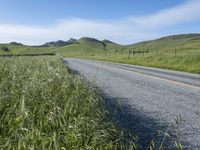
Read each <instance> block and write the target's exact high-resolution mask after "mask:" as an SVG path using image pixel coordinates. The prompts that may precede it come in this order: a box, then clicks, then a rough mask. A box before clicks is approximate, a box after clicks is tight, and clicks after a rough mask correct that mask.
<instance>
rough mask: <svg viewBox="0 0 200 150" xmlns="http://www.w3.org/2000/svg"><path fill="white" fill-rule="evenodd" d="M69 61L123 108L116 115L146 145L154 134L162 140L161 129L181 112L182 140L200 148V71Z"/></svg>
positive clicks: (111, 102) (113, 102) (187, 144)
mask: <svg viewBox="0 0 200 150" xmlns="http://www.w3.org/2000/svg"><path fill="white" fill-rule="evenodd" d="M65 61H66V62H67V63H68V66H69V68H70V69H72V70H74V71H77V72H79V73H80V74H81V75H83V76H84V77H86V78H87V79H88V80H89V81H91V82H93V83H94V84H95V85H96V86H97V87H98V88H99V89H101V90H102V92H103V94H104V96H105V98H106V100H107V102H108V103H109V104H110V105H111V106H112V108H114V107H115V108H117V109H118V110H119V112H118V114H117V115H116V116H115V118H116V120H117V121H118V123H119V125H120V126H122V127H124V128H127V129H129V130H131V131H134V132H135V133H136V134H138V135H139V137H140V139H141V141H142V142H141V144H142V145H143V146H144V147H146V146H147V145H148V143H149V142H150V140H151V139H152V138H155V139H157V140H158V141H160V140H161V139H162V138H160V137H159V136H157V131H158V130H160V129H161V130H166V129H167V128H168V127H169V125H170V124H171V123H172V122H173V120H174V119H175V118H176V116H180V117H181V120H182V121H181V124H180V125H179V131H180V136H179V138H180V139H179V140H180V141H181V142H182V144H183V146H184V148H185V149H192V150H193V149H200V75H196V74H190V73H183V72H176V71H168V70H164V69H155V68H149V67H139V66H134V65H125V64H117V63H109V62H100V61H93V60H82V59H74V58H69V59H65ZM173 133H175V132H173ZM172 137H173V138H172V139H174V138H175V135H174V134H173V135H172ZM172 139H171V140H169V141H166V143H165V144H166V146H167V147H168V148H167V149H172V146H169V145H172V144H171V142H172ZM176 140H178V139H176ZM144 147H143V148H144Z"/></svg>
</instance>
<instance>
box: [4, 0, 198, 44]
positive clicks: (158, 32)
mask: <svg viewBox="0 0 200 150" xmlns="http://www.w3.org/2000/svg"><path fill="white" fill-rule="evenodd" d="M197 20H200V1H199V0H191V1H187V2H186V3H184V4H182V5H179V6H177V7H174V8H169V9H166V10H162V11H160V12H157V13H155V14H152V15H149V16H142V17H139V18H131V19H130V18H129V19H121V20H118V21H98V20H87V19H80V18H69V19H65V20H62V21H59V22H57V23H56V24H54V25H51V26H26V25H10V24H0V43H5V42H11V41H17V42H22V43H25V44H29V45H35V44H42V43H44V42H47V41H52V40H58V39H62V40H66V39H68V38H70V37H74V38H80V37H82V36H90V37H95V38H98V39H109V40H113V41H115V42H119V43H124V44H127V43H133V42H138V41H141V40H147V39H152V38H157V37H159V36H162V35H164V34H163V33H165V34H167V32H166V28H167V27H174V26H176V25H179V24H182V23H187V22H191V21H197ZM164 31H165V32H164Z"/></svg>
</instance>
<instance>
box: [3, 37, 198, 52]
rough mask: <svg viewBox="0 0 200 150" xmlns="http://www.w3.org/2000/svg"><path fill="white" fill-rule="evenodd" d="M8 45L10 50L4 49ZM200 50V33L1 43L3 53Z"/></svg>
mask: <svg viewBox="0 0 200 150" xmlns="http://www.w3.org/2000/svg"><path fill="white" fill-rule="evenodd" d="M5 47H7V48H8V49H9V50H8V51H5V50H3V49H4V48H5ZM175 48H176V49H177V50H179V51H180V50H181V51H184V50H187V51H188V50H199V49H200V34H181V35H172V36H167V37H163V38H159V39H156V40H151V41H144V42H139V43H136V44H131V45H119V44H117V43H114V42H112V41H109V40H103V41H100V40H97V39H94V38H89V37H83V38H80V39H79V40H76V39H73V38H71V39H70V40H68V41H61V40H60V41H56V42H48V43H45V44H43V45H40V46H26V45H23V44H20V43H16V42H12V43H10V44H0V52H1V54H9V53H16V54H32V53H33V54H35V53H48V52H49V53H51V52H60V53H61V54H63V55H64V56H80V55H86V54H89V53H90V54H92V53H99V54H101V53H102V54H104V53H105V51H106V52H108V53H115V52H116V51H117V52H121V51H123V52H124V53H128V51H130V50H134V51H139V50H140V51H146V50H147V49H149V51H159V52H165V51H166V52H167V51H169V50H174V49H175Z"/></svg>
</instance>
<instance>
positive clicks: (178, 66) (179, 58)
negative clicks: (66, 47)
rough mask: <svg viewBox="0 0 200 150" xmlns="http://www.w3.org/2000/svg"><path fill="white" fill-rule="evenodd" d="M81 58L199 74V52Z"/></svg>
mask: <svg viewBox="0 0 200 150" xmlns="http://www.w3.org/2000/svg"><path fill="white" fill-rule="evenodd" d="M83 58H88V59H97V60H103V61H111V62H118V63H126V64H134V65H141V66H149V67H157V68H165V69H170V70H179V71H186V72H191V73H197V74H200V50H193V51H192V50H190V51H181V52H180V51H177V54H176V56H175V53H174V52H173V51H168V52H165V51H163V52H159V53H158V54H157V53H156V52H154V53H149V54H144V55H143V54H135V55H134V56H132V55H131V56H130V57H129V56H128V54H123V55H114V54H113V53H112V55H111V56H110V55H107V56H105V55H104V54H101V55H97V54H96V55H92V56H85V57H83Z"/></svg>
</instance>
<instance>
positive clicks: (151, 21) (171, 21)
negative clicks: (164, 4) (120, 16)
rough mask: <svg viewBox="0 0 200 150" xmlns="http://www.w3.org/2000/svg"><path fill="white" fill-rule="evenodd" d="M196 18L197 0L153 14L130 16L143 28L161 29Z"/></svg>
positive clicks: (199, 10) (199, 7) (199, 17)
mask: <svg viewBox="0 0 200 150" xmlns="http://www.w3.org/2000/svg"><path fill="white" fill-rule="evenodd" d="M196 20H200V1H199V0H190V1H187V2H186V3H184V4H182V5H179V6H176V7H173V8H169V9H166V10H161V11H159V12H157V13H155V14H153V15H149V16H143V17H138V18H130V21H131V22H132V23H133V24H135V25H137V26H140V27H141V28H145V29H150V28H151V29H158V28H159V29H161V28H166V27H170V26H174V25H179V24H182V23H187V22H191V21H196Z"/></svg>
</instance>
